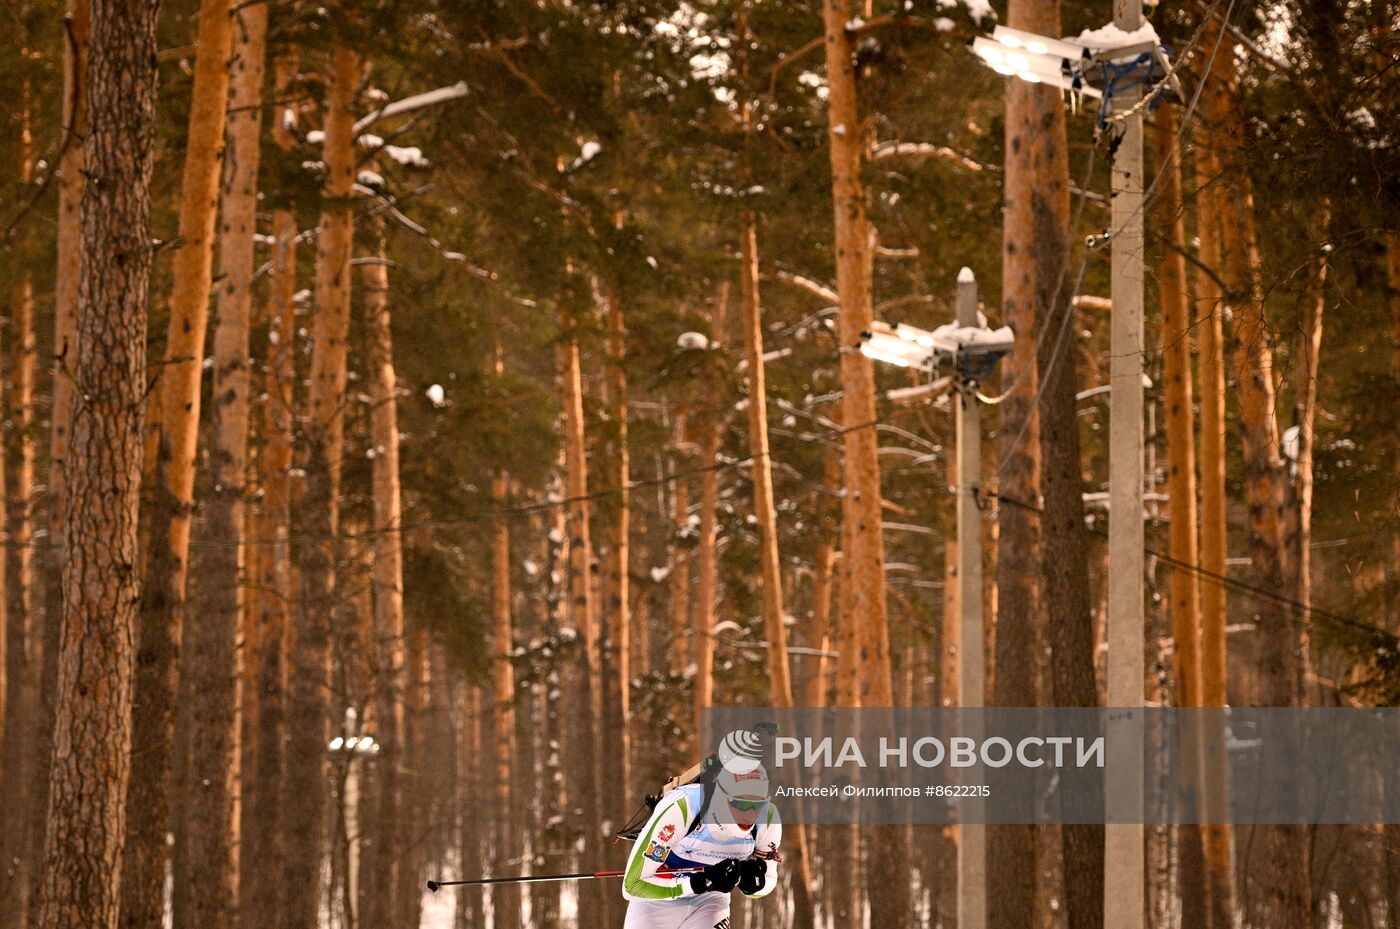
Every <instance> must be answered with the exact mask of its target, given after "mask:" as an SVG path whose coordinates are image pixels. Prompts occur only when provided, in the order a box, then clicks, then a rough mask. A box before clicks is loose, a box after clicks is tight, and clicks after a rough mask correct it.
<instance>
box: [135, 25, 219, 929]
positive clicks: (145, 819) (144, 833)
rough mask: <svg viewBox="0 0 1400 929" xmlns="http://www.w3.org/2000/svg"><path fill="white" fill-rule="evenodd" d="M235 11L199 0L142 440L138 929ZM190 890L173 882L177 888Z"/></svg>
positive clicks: (161, 807)
mask: <svg viewBox="0 0 1400 929" xmlns="http://www.w3.org/2000/svg"><path fill="white" fill-rule="evenodd" d="M229 8H230V4H229V0H202V2H201V3H200V15H199V44H198V48H199V51H198V52H197V54H196V55H195V65H194V72H195V73H194V88H193V91H192V96H191V100H190V116H189V128H188V132H187V135H186V145H185V166H184V176H183V179H182V183H181V187H180V227H179V236H180V244H179V247H178V248H176V249H175V252H174V255H173V257H172V258H171V277H172V281H171V289H170V322H169V325H168V327H167V330H166V337H165V356H164V358H163V359H162V368H161V371H160V374H159V378H158V381H157V384H156V389H155V391H154V393H153V395H152V396H153V404H154V405H153V408H152V411H151V417H150V418H151V430H150V434H149V436H148V439H147V446H146V456H147V462H146V463H147V465H148V466H149V467H150V469H151V473H150V491H151V492H150V507H149V520H148V523H149V526H148V529H147V530H146V533H145V534H146V537H147V538H148V539H149V541H148V545H149V551H148V552H147V554H146V571H145V577H144V580H143V584H142V587H141V630H140V634H139V636H138V642H139V648H140V651H139V653H138V655H137V661H136V667H137V673H136V696H135V715H134V717H133V720H132V740H133V744H134V749H133V752H132V766H131V790H130V796H129V798H128V804H129V806H130V809H131V816H130V817H129V819H128V820H127V824H128V827H129V828H128V835H127V841H126V849H125V852H124V854H125V859H126V865H125V875H124V878H125V879H124V880H123V881H122V922H123V925H125V926H128V927H131V929H137V927H148V926H155V925H159V924H160V920H161V918H162V917H161V912H162V898H163V895H164V891H165V868H166V862H167V861H168V860H169V852H170V849H169V846H168V844H167V842H166V833H167V831H168V830H169V829H170V820H171V810H172V804H171V801H172V796H171V795H172V786H173V785H172V783H171V782H172V774H173V765H174V722H175V704H176V695H177V690H178V686H179V666H180V660H179V659H180V649H181V636H182V628H183V625H184V613H185V595H186V591H185V581H186V578H187V577H188V574H189V549H190V525H191V518H192V516H193V512H194V476H195V449H196V445H197V443H198V439H199V405H200V383H201V381H202V379H203V374H204V335H205V330H206V328H207V326H208V321H209V290H210V284H211V280H212V269H213V256H214V220H215V216H216V214H217V212H218V202H219V168H220V164H221V163H222V155H223V147H224V124H225V116H226V113H227V102H228V101H227V99H226V97H227V94H228V82H229V69H228V60H229V51H230V45H231V41H232V35H233V29H232V19H231V17H230V15H229ZM184 894H185V889H184V888H180V887H179V886H178V884H177V887H176V890H175V896H176V897H177V898H180V897H182V896H183V895H184Z"/></svg>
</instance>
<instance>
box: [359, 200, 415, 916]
mask: <svg viewBox="0 0 1400 929" xmlns="http://www.w3.org/2000/svg"><path fill="white" fill-rule="evenodd" d="M371 239H372V241H371V243H370V245H371V251H370V256H369V257H370V258H372V259H373V260H372V261H371V262H370V263H369V264H367V265H365V267H364V271H363V278H362V279H363V285H364V294H365V295H364V310H365V323H366V327H365V328H366V332H367V344H368V357H367V361H368V364H369V375H370V377H369V389H370V447H371V448H373V449H374V458H373V460H372V462H371V475H370V481H371V496H372V498H373V509H374V522H373V524H372V529H373V533H374V540H373V545H374V549H373V559H374V563H373V568H372V572H371V578H372V583H371V585H370V586H371V590H372V591H373V612H374V641H375V675H374V681H375V694H374V720H375V723H374V724H375V738H376V739H378V740H379V743H380V745H381V746H383V748H382V750H381V753H380V757H379V760H378V761H377V762H376V768H377V781H378V782H377V785H376V792H377V796H376V798H375V805H376V808H375V813H374V820H375V823H376V825H377V834H376V835H375V836H374V837H373V841H371V843H370V845H369V854H367V855H366V856H365V857H364V859H362V860H363V866H362V867H363V873H364V874H365V875H366V877H367V878H368V880H366V879H362V880H361V881H360V887H361V891H362V893H363V902H362V904H361V907H362V908H361V919H362V922H363V924H364V925H365V926H375V925H382V924H383V923H384V922H386V921H389V920H391V919H392V918H393V915H394V914H395V913H397V912H398V908H397V902H398V901H397V899H396V894H397V892H398V889H399V887H400V885H401V884H402V881H401V880H400V879H399V874H398V871H399V868H400V866H401V857H402V854H403V849H404V845H405V844H406V840H407V834H408V830H407V829H406V824H405V823H404V820H403V809H402V807H403V800H402V796H401V793H402V778H401V776H400V771H401V769H402V768H404V767H406V766H408V765H410V764H412V762H411V761H410V759H409V757H408V754H407V752H406V751H405V744H404V615H403V503H402V494H401V491H400V486H399V413H398V378H397V377H396V376H395V372H394V340H393V331H392V325H391V322H392V319H393V313H392V312H391V310H390V301H389V264H388V257H387V252H386V249H385V243H384V219H383V217H382V216H376V217H375V218H374V220H373V223H372V228H371ZM371 881H372V882H373V884H371Z"/></svg>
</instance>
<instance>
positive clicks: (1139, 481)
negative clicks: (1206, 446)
mask: <svg viewBox="0 0 1400 929" xmlns="http://www.w3.org/2000/svg"><path fill="white" fill-rule="evenodd" d="M1113 24H1114V25H1115V26H1117V27H1118V28H1119V29H1121V30H1123V31H1124V32H1134V31H1136V30H1137V29H1139V28H1141V26H1142V6H1141V0H1113ZM1141 97H1142V88H1141V87H1140V86H1134V87H1130V88H1127V89H1125V90H1124V91H1120V92H1117V93H1115V94H1114V95H1113V108H1114V110H1115V111H1117V112H1120V113H1121V112H1124V111H1127V110H1131V109H1133V108H1134V107H1136V105H1137V103H1138V102H1139V100H1140V99H1141ZM1121 126H1122V130H1121V131H1122V138H1121V139H1120V140H1119V142H1118V148H1117V151H1116V153H1115V155H1114V159H1113V168H1112V172H1111V182H1112V194H1113V197H1112V202H1113V218H1112V226H1111V228H1112V231H1113V235H1112V238H1111V239H1110V244H1111V247H1112V251H1113V263H1112V271H1113V280H1112V291H1111V298H1112V302H1113V312H1112V321H1113V322H1112V334H1111V339H1112V342H1111V351H1110V354H1111V362H1110V367H1109V381H1110V383H1111V384H1112V385H1113V389H1112V391H1111V393H1110V397H1109V439H1108V442H1109V455H1108V472H1109V478H1108V484H1109V516H1108V621H1107V627H1108V628H1107V638H1108V706H1109V707H1110V708H1112V709H1111V713H1112V717H1113V719H1116V720H1118V721H1120V723H1129V721H1130V720H1134V719H1135V720H1137V721H1140V720H1141V717H1142V711H1141V709H1140V708H1141V707H1142V705H1143V649H1144V645H1145V642H1144V631H1143V620H1144V616H1143V601H1142V596H1143V585H1142V582H1143V526H1142V516H1143V509H1142V507H1143V489H1142V488H1143V429H1142V406H1143V388H1142V374H1143V325H1142V303H1143V299H1142V286H1143V258H1144V255H1143V234H1142V190H1143V184H1142V180H1143V177H1142V113H1141V111H1140V110H1138V111H1135V112H1132V113H1131V114H1130V115H1128V116H1127V117H1126V118H1124V119H1123V120H1122V122H1121ZM1086 622H1087V618H1086ZM1133 729H1134V727H1132V726H1131V723H1129V724H1128V725H1123V726H1121V732H1122V736H1121V737H1120V738H1118V739H1114V738H1112V735H1111V734H1110V739H1109V742H1108V753H1109V758H1108V761H1109V764H1108V766H1107V770H1108V771H1110V772H1112V775H1111V778H1110V781H1109V783H1108V785H1107V797H1106V800H1107V811H1108V814H1109V817H1110V820H1113V819H1116V820H1118V821H1117V822H1110V824H1109V825H1108V826H1106V827H1105V829H1106V833H1105V837H1104V840H1105V845H1104V925H1105V926H1112V927H1113V929H1141V927H1142V926H1143V919H1144V911H1145V889H1144V879H1145V861H1144V854H1143V827H1142V817H1141V815H1140V811H1141V809H1142V777H1141V771H1142V764H1143V761H1142V743H1141V740H1140V739H1137V738H1133V737H1131V733H1132V732H1133ZM1139 731H1140V730H1139ZM1110 733H1112V730H1110ZM1135 772H1137V773H1136V774H1135ZM1135 814H1136V815H1135Z"/></svg>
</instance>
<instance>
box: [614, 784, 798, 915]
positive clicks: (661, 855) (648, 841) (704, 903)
mask: <svg viewBox="0 0 1400 929" xmlns="http://www.w3.org/2000/svg"><path fill="white" fill-rule="evenodd" d="M704 796H705V788H704V787H703V786H702V785H700V784H687V785H685V786H684V787H678V788H676V789H675V790H673V791H671V792H670V793H668V794H666V795H665V796H664V797H662V798H661V802H660V803H658V804H656V809H655V811H653V813H652V815H651V819H650V820H648V821H647V824H646V826H644V827H643V828H642V831H641V833H640V834H639V835H638V836H637V842H636V844H635V845H634V846H633V847H632V854H631V855H630V856H629V857H628V859H627V873H626V876H625V877H624V878H623V881H622V895H623V896H624V897H626V898H627V900H628V901H630V902H629V904H628V907H627V921H626V922H625V923H624V929H728V927H729V894H728V893H717V892H714V891H709V892H706V893H701V894H697V893H695V892H694V891H693V890H692V889H691V886H690V878H691V875H690V874H688V873H687V874H680V875H676V876H667V875H666V874H665V873H664V872H668V871H676V870H682V869H692V868H703V867H705V866H707V865H712V864H715V863H716V862H719V861H723V860H724V859H726V858H738V859H740V860H743V859H745V858H751V857H753V856H754V855H755V854H757V855H759V856H760V857H764V858H767V859H768V860H767V862H766V865H767V873H766V875H765V876H764V881H763V887H762V888H761V889H760V890H759V891H758V892H757V893H755V894H752V896H755V897H764V896H767V895H768V894H769V893H771V892H772V890H773V888H774V886H776V884H777V880H778V862H777V860H776V859H777V852H778V847H779V846H780V845H781V844H782V840H783V824H782V820H781V819H779V818H778V811H777V809H776V808H775V807H774V806H773V804H772V803H768V804H767V806H766V809H764V810H763V812H762V813H761V815H760V817H759V819H758V821H757V824H756V825H755V826H754V827H753V829H751V830H749V831H747V832H744V833H742V834H741V833H739V831H738V829H737V828H736V827H735V826H733V825H732V824H725V823H724V822H722V821H721V818H720V817H719V816H718V815H717V812H718V811H717V810H715V809H714V804H715V803H722V801H721V800H716V801H712V805H711V810H710V811H709V812H707V813H706V814H705V817H704V821H703V822H700V823H699V824H698V825H696V824H695V820H696V817H698V816H699V815H700V808H701V806H702V805H703V803H704ZM693 825H694V826H695V828H693V829H692V826H693Z"/></svg>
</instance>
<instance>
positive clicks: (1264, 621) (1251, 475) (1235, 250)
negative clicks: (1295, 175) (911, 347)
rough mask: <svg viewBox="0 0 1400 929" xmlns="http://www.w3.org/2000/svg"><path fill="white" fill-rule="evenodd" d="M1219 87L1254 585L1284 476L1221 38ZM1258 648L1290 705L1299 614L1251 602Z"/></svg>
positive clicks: (1294, 866) (1276, 559)
mask: <svg viewBox="0 0 1400 929" xmlns="http://www.w3.org/2000/svg"><path fill="white" fill-rule="evenodd" d="M1214 67H1215V73H1216V77H1217V78H1218V85H1217V87H1218V90H1217V92H1216V93H1214V94H1211V95H1209V98H1208V102H1209V110H1208V113H1209V118H1210V120H1211V123H1212V124H1213V125H1215V126H1218V127H1219V129H1220V136H1219V138H1220V140H1221V154H1222V162H1221V173H1220V180H1221V182H1222V183H1223V185H1224V187H1225V189H1226V190H1228V191H1229V207H1228V210H1227V211H1226V212H1225V214H1224V216H1223V221H1222V223H1221V229H1222V230H1223V238H1222V250H1223V254H1224V259H1225V261H1224V267H1225V272H1226V274H1225V281H1226V283H1227V285H1228V287H1229V290H1230V293H1229V294H1227V298H1228V299H1230V301H1231V303H1232V309H1233V313H1232V316H1231V325H1232V326H1233V329H1234V345H1233V348H1232V350H1231V353H1230V354H1231V365H1232V367H1233V368H1234V373H1235V382H1236V389H1237V391H1238V394H1239V403H1240V435H1241V440H1242V445H1243V460H1244V488H1245V502H1246V504H1247V507H1248V510H1249V530H1250V531H1249V553H1250V561H1251V563H1252V566H1253V570H1254V577H1255V580H1254V582H1255V584H1256V585H1258V586H1260V587H1264V588H1266V589H1269V590H1284V589H1287V586H1288V584H1287V581H1288V578H1290V577H1291V576H1292V575H1291V571H1292V565H1291V563H1290V562H1291V559H1290V558H1289V557H1288V551H1287V542H1286V539H1285V534H1284V510H1285V507H1286V505H1287V500H1286V476H1285V471H1284V463H1283V460H1282V458H1281V457H1280V454H1279V451H1280V450H1279V434H1278V421H1277V416H1276V411H1275V408H1274V404H1275V392H1274V374H1273V367H1274V365H1273V351H1272V349H1271V348H1270V345H1269V324H1268V319H1267V315H1266V311H1265V307H1264V285H1263V279H1262V268H1261V263H1260V256H1259V246H1258V236H1257V234H1256V231H1255V221H1254V195H1253V189H1252V185H1251V182H1250V178H1249V174H1248V170H1247V166H1246V164H1245V161H1244V141H1243V132H1244V123H1245V119H1244V115H1243V113H1242V112H1241V111H1240V109H1239V101H1238V99H1237V97H1236V96H1235V95H1236V94H1237V91H1238V88H1237V87H1236V86H1235V67H1234V48H1233V43H1229V42H1227V43H1225V47H1224V48H1222V50H1221V54H1220V55H1218V56H1216V60H1215V66H1214ZM1255 609H1256V610H1257V614H1258V621H1257V625H1256V631H1255V634H1254V638H1255V641H1256V642H1257V643H1258V648H1259V651H1258V655H1259V662H1258V663H1259V694H1258V698H1259V701H1260V703H1261V704H1262V705H1264V706H1276V707H1281V706H1298V705H1300V702H1301V697H1302V661H1301V654H1300V649H1301V644H1302V643H1301V639H1300V630H1301V629H1302V628H1303V626H1302V624H1301V622H1300V617H1299V616H1298V615H1296V614H1295V613H1294V611H1293V610H1291V609H1290V608H1288V607H1286V606H1283V605H1282V604H1279V603H1275V602H1274V601H1271V600H1267V599H1265V600H1259V601H1257V602H1256V603H1255ZM1266 834H1267V836H1268V842H1267V845H1268V849H1269V851H1268V867H1267V872H1268V873H1267V874H1266V876H1265V881H1266V882H1267V890H1266V897H1267V900H1266V909H1267V914H1268V915H1267V916H1266V917H1265V918H1266V919H1267V920H1268V921H1269V923H1270V924H1271V925H1272V926H1273V927H1275V929H1304V927H1306V926H1309V925H1311V917H1310V897H1311V884H1310V881H1309V878H1308V870H1309V868H1308V852H1307V837H1306V835H1305V832H1304V830H1303V829H1302V828H1301V827H1299V826H1272V827H1268V828H1267V829H1266Z"/></svg>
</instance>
